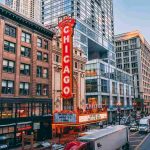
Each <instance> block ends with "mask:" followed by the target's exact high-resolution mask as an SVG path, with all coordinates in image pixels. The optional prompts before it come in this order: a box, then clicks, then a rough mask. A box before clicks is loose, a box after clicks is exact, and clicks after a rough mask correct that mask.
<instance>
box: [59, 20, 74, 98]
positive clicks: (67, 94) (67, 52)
mask: <svg viewBox="0 0 150 150" xmlns="http://www.w3.org/2000/svg"><path fill="white" fill-rule="evenodd" d="M74 25H75V20H74V19H73V18H70V17H66V18H65V19H63V20H62V21H61V22H60V23H59V25H58V26H59V28H60V30H61V38H62V98H64V99H70V98H72V96H73V95H72V84H73V82H72V68H73V58H72V55H73V54H72V51H73V50H72V36H73V27H74Z"/></svg>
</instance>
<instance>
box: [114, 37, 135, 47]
mask: <svg viewBox="0 0 150 150" xmlns="http://www.w3.org/2000/svg"><path fill="white" fill-rule="evenodd" d="M136 42H137V39H136V38H133V39H130V40H125V41H117V42H116V46H121V44H123V45H128V44H129V43H130V44H136Z"/></svg>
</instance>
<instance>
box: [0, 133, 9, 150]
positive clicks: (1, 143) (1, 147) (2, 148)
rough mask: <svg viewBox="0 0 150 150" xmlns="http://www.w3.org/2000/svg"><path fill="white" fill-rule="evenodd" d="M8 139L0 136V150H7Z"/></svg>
mask: <svg viewBox="0 0 150 150" xmlns="http://www.w3.org/2000/svg"><path fill="white" fill-rule="evenodd" d="M8 146H9V145H8V138H7V137H5V136H0V150H8Z"/></svg>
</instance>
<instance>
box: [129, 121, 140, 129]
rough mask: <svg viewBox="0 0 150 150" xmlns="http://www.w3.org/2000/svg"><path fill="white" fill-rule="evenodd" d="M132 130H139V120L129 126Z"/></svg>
mask: <svg viewBox="0 0 150 150" xmlns="http://www.w3.org/2000/svg"><path fill="white" fill-rule="evenodd" d="M129 129H130V131H138V129H139V126H138V124H137V122H132V123H131V124H130V126H129Z"/></svg>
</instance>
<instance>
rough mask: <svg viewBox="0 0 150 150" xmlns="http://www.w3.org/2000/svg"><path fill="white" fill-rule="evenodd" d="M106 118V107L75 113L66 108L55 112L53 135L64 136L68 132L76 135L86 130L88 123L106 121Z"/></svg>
mask: <svg viewBox="0 0 150 150" xmlns="http://www.w3.org/2000/svg"><path fill="white" fill-rule="evenodd" d="M107 118H108V115H107V109H106V110H103V111H102V110H100V112H95V113H89V112H88V111H85V112H78V113H77V112H74V111H66V110H64V111H61V112H56V113H54V120H53V136H54V137H57V136H59V134H60V135H61V136H66V135H68V134H69V135H71V136H72V135H73V136H74V137H77V136H79V134H80V133H82V132H85V131H87V129H88V126H89V125H92V124H98V123H99V122H101V121H107ZM69 140H70V139H69Z"/></svg>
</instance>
